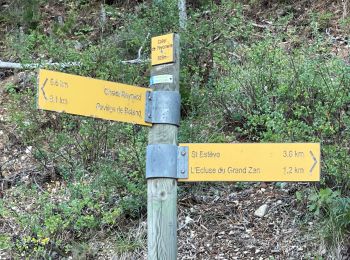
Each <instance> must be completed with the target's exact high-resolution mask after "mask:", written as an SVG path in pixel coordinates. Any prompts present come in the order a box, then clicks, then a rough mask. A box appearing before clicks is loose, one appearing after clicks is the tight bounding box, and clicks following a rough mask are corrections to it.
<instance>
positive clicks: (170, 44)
mask: <svg viewBox="0 0 350 260" xmlns="http://www.w3.org/2000/svg"><path fill="white" fill-rule="evenodd" d="M151 49H152V52H151V59H152V65H159V64H164V63H172V62H174V34H173V33H169V34H165V35H161V36H157V37H153V38H152V43H151Z"/></svg>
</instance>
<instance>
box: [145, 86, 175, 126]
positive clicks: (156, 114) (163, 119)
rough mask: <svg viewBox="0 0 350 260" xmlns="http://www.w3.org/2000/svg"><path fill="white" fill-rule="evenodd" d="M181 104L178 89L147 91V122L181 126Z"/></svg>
mask: <svg viewBox="0 0 350 260" xmlns="http://www.w3.org/2000/svg"><path fill="white" fill-rule="evenodd" d="M180 104H181V97H180V93H179V92H177V91H147V92H146V114H145V122H147V123H153V124H172V125H177V126H179V124H180Z"/></svg>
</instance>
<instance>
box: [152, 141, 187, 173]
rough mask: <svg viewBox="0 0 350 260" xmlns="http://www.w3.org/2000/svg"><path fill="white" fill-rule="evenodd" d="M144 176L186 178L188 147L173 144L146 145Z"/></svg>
mask: <svg viewBox="0 0 350 260" xmlns="http://www.w3.org/2000/svg"><path fill="white" fill-rule="evenodd" d="M146 178H147V179H148V178H173V179H178V178H181V179H186V178H188V147H185V146H180V147H178V146H176V145H173V144H151V145H148V146H147V154H146Z"/></svg>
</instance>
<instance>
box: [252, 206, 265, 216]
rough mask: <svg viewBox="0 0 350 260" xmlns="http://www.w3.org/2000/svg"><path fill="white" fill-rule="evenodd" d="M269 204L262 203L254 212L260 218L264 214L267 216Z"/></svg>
mask: <svg viewBox="0 0 350 260" xmlns="http://www.w3.org/2000/svg"><path fill="white" fill-rule="evenodd" d="M267 208H268V206H267V204H263V205H261V206H260V207H259V208H258V209H257V210H256V211H255V212H254V216H257V217H259V218H262V217H263V216H265V214H266V212H267Z"/></svg>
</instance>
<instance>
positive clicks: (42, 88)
mask: <svg viewBox="0 0 350 260" xmlns="http://www.w3.org/2000/svg"><path fill="white" fill-rule="evenodd" d="M46 83H47V78H46V79H45V81H44V84H43V85H42V87H41V91H42V92H43V95H44V98H45V100H47V97H46V94H45V91H44V88H45V85H46Z"/></svg>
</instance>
